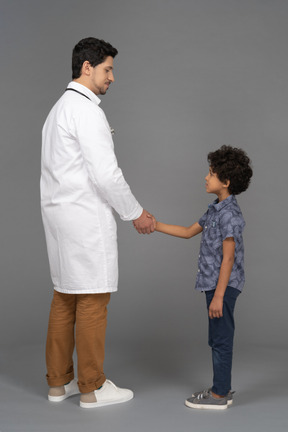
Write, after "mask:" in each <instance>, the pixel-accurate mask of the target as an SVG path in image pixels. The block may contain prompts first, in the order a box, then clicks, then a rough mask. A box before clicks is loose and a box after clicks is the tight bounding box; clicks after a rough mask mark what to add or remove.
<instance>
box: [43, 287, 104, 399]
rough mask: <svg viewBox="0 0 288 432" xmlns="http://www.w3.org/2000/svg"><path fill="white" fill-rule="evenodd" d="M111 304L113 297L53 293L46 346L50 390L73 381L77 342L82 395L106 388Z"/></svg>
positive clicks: (79, 381) (79, 382)
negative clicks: (107, 330)
mask: <svg viewBox="0 0 288 432" xmlns="http://www.w3.org/2000/svg"><path fill="white" fill-rule="evenodd" d="M109 300H110V293H104V294H62V293H59V292H58V291H55V290H54V296H53V300H52V304H51V311H50V317H49V325H48V334H47V343H46V365H47V382H48V385H49V386H50V387H57V386H62V385H64V384H67V383H68V382H69V381H71V380H72V379H73V378H74V369H73V358H72V357H73V351H74V345H75V341H76V351H77V361H78V384H79V389H80V392H81V393H89V392H91V391H93V390H96V389H97V388H99V387H101V385H103V384H104V382H105V380H106V377H105V375H104V372H103V363H104V355H105V331H106V323H107V305H108V303H109ZM74 327H75V331H74Z"/></svg>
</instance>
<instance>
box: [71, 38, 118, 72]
mask: <svg viewBox="0 0 288 432" xmlns="http://www.w3.org/2000/svg"><path fill="white" fill-rule="evenodd" d="M117 54H118V51H117V49H116V48H114V47H113V46H112V45H111V44H110V43H108V42H105V41H104V40H102V39H96V38H93V37H89V38H85V39H82V40H81V41H80V42H78V43H77V45H75V47H74V49H73V53H72V79H76V78H79V77H80V76H81V69H82V66H83V63H84V62H85V61H88V62H89V63H90V64H91V66H92V67H95V66H97V65H98V64H100V63H103V62H104V61H105V59H106V57H108V56H111V57H113V58H114V57H115V56H116V55H117Z"/></svg>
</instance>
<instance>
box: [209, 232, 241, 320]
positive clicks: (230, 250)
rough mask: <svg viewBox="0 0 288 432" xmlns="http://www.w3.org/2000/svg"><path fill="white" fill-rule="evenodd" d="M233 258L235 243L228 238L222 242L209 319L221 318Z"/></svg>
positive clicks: (232, 239)
mask: <svg viewBox="0 0 288 432" xmlns="http://www.w3.org/2000/svg"><path fill="white" fill-rule="evenodd" d="M234 256H235V241H234V238H233V237H228V238H226V239H225V240H224V241H223V259H222V264H221V267H220V273H219V279H218V283H217V287H216V290H215V294H214V297H213V299H212V301H211V303H210V306H209V318H211V319H213V318H221V317H222V316H223V298H224V294H225V291H226V288H227V285H228V282H229V279H230V276H231V272H232V268H233V264H234Z"/></svg>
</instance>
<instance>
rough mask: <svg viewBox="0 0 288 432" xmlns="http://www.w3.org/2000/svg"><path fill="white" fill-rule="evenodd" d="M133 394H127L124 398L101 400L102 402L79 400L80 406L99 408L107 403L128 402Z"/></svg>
mask: <svg viewBox="0 0 288 432" xmlns="http://www.w3.org/2000/svg"><path fill="white" fill-rule="evenodd" d="M133 397H134V395H132V396H129V398H125V399H118V400H113V401H103V402H90V403H89V402H81V401H80V407H81V408H86V409H89V408H100V407H103V406H107V405H115V404H119V403H124V402H128V401H130V400H131V399H133Z"/></svg>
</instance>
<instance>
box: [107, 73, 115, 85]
mask: <svg viewBox="0 0 288 432" xmlns="http://www.w3.org/2000/svg"><path fill="white" fill-rule="evenodd" d="M108 78H109V81H111V82H114V81H115V79H114V75H113V72H112V71H111V72H110V74H109V77H108Z"/></svg>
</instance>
